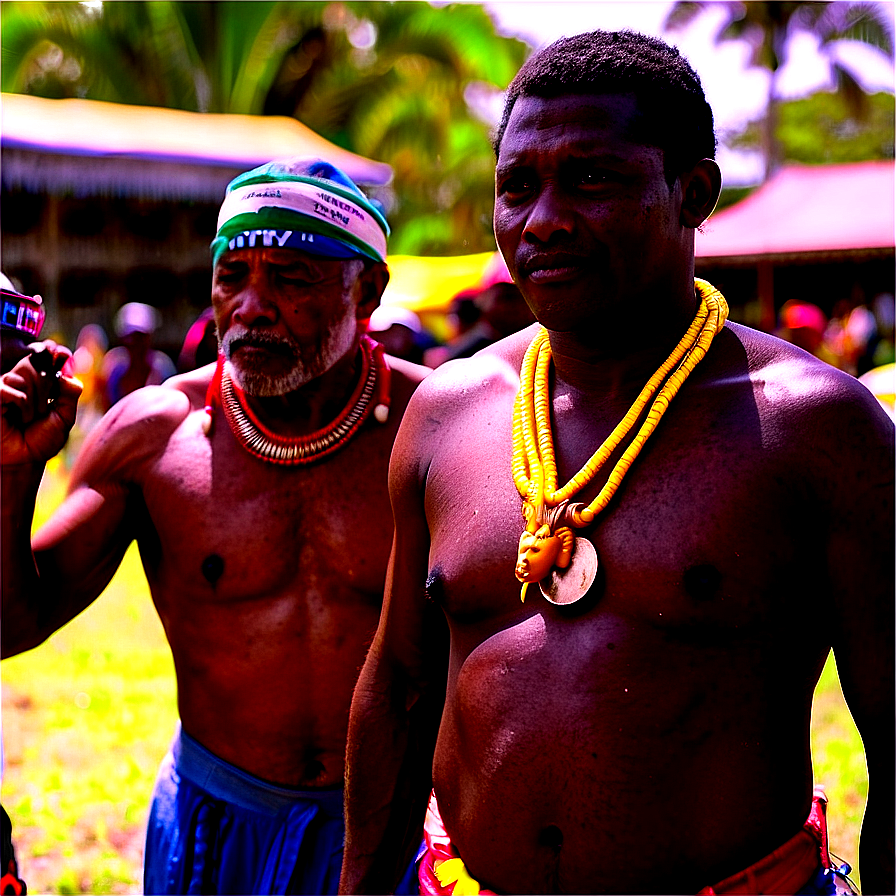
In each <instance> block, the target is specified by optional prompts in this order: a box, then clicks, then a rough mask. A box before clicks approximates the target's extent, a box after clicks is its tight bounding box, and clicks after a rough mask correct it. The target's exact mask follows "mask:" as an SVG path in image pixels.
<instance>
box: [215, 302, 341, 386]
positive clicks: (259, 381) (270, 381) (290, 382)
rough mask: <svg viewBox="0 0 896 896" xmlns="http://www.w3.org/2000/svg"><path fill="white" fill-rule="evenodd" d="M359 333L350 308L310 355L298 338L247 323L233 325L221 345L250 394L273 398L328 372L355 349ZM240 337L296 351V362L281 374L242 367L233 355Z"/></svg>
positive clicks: (233, 373) (240, 383) (234, 376)
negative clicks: (237, 325) (234, 344)
mask: <svg viewBox="0 0 896 896" xmlns="http://www.w3.org/2000/svg"><path fill="white" fill-rule="evenodd" d="M356 335H357V324H356V322H355V319H354V316H353V315H352V314H351V313H350V312H349V313H348V314H346V315H345V316H344V317H343V318H342V319H341V320H338V321H334V322H333V323H332V325H331V326H330V327H329V329H328V330H327V332H326V333H325V334H324V335H323V337H322V338H321V340H320V342H319V343H318V345H317V346H316V347H315V348H314V349H313V350H312V351H311V353H310V354H311V357H308V358H306V357H304V354H303V349H302V346H300V345H299V344H298V343H297V342H296V341H295V340H293V339H291V338H289V337H287V336H274V335H272V334H271V333H267V332H265V331H262V330H255V331H253V330H249V329H247V328H246V327H240V328H238V329H234V328H231V329H230V330H229V331H228V333H227V335H226V336H225V337H224V340H223V342H222V343H221V349H222V350H223V352H224V357H225V358H226V359H227V362H228V368H229V372H230V376H231V377H232V379H233V381H234V382H235V383H236V384H237V386H239V388H240V389H242V390H243V392H245V393H246V394H247V395H253V396H255V397H257V398H270V397H273V396H276V395H287V394H288V393H290V392H294V391H295V390H296V389H300V388H301V387H302V386H304V385H306V384H307V383H310V382H311V381H312V380H314V379H317V377H319V376H320V375H321V374H323V373H326V371H328V370H329V369H330V368H331V367H332V366H333V365H334V364H335V363H336V362H337V361H338V360H339V359H340V358H342V357H343V356H344V355H345V354H346V353H347V352H348V351H349V350H350V349H351V347H352V345H353V343H354V341H355V337H356ZM237 341H239V342H241V343H243V344H248V345H257V346H259V347H262V348H264V347H268V346H277V347H279V349H280V350H281V351H282V352H283V353H284V355H285V354H290V355H292V358H293V365H292V367H291V368H290V369H289V370H287V371H286V372H285V373H282V374H279V375H271V374H268V373H265V372H264V371H261V370H256V369H253V368H244V367H240V366H239V365H238V364H237V363H235V362H234V361H233V359H232V358H231V354H232V352H233V343H234V342H237Z"/></svg>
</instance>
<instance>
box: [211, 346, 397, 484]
mask: <svg viewBox="0 0 896 896" xmlns="http://www.w3.org/2000/svg"><path fill="white" fill-rule="evenodd" d="M360 349H361V374H360V376H359V377H358V382H357V384H356V385H355V388H354V390H353V392H352V394H351V397H350V398H349V400H348V402H347V404H346V405H345V407H344V408H343V409H342V412H341V413H340V414H339V415H338V416H337V417H336V419H335V420H333V421H332V422H330V423H328V424H327V425H326V426H324V427H322V428H321V429H319V430H317V431H316V432H312V433H309V434H308V435H300V436H283V435H280V434H279V433H275V432H273V431H272V430H270V429H269V428H268V427H267V426H265V424H264V423H263V422H262V421H261V420H260V419H259V417H258V415H257V414H255V413H254V411H253V410H252V407H251V405H250V404H249V402H248V401H247V400H246V395H245V393H244V392H243V390H242V389H240V387H239V386H237V384H236V383H235V382H234V381H233V380H232V379H231V377H230V374H229V373H228V371H227V369H226V367H225V364H224V356H223V355H222V354H219V355H218V364H217V367H216V368H215V375H214V376H213V377H212V381H211V382H210V383H209V387H208V391H207V392H206V396H205V411H206V414H207V415H208V418H207V425H206V426H205V431H206V433H211V426H212V421H213V419H214V414H215V407H216V406H217V404H218V402H219V401H220V403H221V405H222V408H223V410H224V416H225V418H226V419H227V423H228V425H229V426H230V429H231V432H233V434H234V436H235V437H236V440H237V441H238V442H239V443H240V445H242V446H243V448H245V449H246V451H248V452H249V453H250V454H251V455H253V456H254V457H257V458H259V459H260V460H264V461H267V462H269V463H274V464H281V465H284V466H297V465H299V464H310V463H314V462H315V461H318V460H320V459H322V458H324V457H327V456H328V455H330V454H333V453H334V452H336V451H338V450H339V449H340V448H342V447H343V446H344V445H346V444H347V443H348V442H349V441H350V440H351V439H352V437H353V436H354V435H355V434H356V433H357V432H358V430H359V429H360V428H361V426H362V425H363V423H364V421H365V420H366V419H367V418H368V417H369V416H370V412H371V410H373V413H374V416H375V418H376V419H377V420H378V421H379V422H380V423H385V422H386V420H387V419H388V417H389V395H390V373H391V371H390V370H389V365H388V364H387V362H386V358H385V353H384V350H383V347H382V345H380V344H379V343H378V342H374V341H373V340H372V339H371V338H370V337H369V336H368V335H366V334H364V335H362V336H361V345H360Z"/></svg>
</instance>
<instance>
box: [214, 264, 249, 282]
mask: <svg viewBox="0 0 896 896" xmlns="http://www.w3.org/2000/svg"><path fill="white" fill-rule="evenodd" d="M245 275H246V271H245V269H244V268H222V267H219V268H218V270H217V272H216V275H215V276H216V279H217V280H218V282H220V283H236V282H237V281H238V280H241V279H242V278H243V277H244V276H245Z"/></svg>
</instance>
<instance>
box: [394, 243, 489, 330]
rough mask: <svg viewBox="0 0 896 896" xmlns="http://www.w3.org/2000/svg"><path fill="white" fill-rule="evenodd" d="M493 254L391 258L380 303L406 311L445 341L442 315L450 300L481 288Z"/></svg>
mask: <svg viewBox="0 0 896 896" xmlns="http://www.w3.org/2000/svg"><path fill="white" fill-rule="evenodd" d="M494 255H495V253H494V252H480V253H478V254H476V255H455V256H447V257H441V258H437V257H424V256H419V255H390V256H389V274H390V277H389V285H388V286H387V287H386V291H385V293H384V294H383V299H382V304H383V305H401V306H402V307H404V308H409V309H410V310H411V311H414V312H416V313H417V314H418V315H419V317H420V320H421V322H422V323H423V326H424V327H426V328H427V329H428V330H429V331H430V332H431V333H432V334H433V335H434V336H436V337H437V338H438V339H445V338H446V337H447V336H448V335H449V334H448V326H447V323H446V321H445V315H446V313H447V312H448V309H449V307H450V305H451V300H452V299H453V298H454V296H456V295H457V294H458V293H459V292H463V290H465V289H475V288H476V287H478V286H480V284H481V283H482V280H483V277H484V276H485V273H486V268H487V266H488V265H489V262H491V261H492V258H493V256H494Z"/></svg>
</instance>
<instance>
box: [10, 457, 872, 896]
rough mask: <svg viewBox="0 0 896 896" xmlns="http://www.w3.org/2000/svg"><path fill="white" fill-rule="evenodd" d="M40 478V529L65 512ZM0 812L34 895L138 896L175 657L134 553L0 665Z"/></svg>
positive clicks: (833, 749) (855, 738)
mask: <svg viewBox="0 0 896 896" xmlns="http://www.w3.org/2000/svg"><path fill="white" fill-rule="evenodd" d="M62 488H63V478H62V477H61V476H60V475H59V472H58V467H57V468H55V475H51V476H48V477H45V486H44V488H43V489H42V492H41V498H40V503H39V506H38V519H40V518H41V517H43V516H45V515H46V514H47V513H48V512H49V509H50V508H52V507H53V506H55V504H56V502H57V501H58V500H59V499H60V498H61V493H62V492H61V490H62ZM2 683H3V693H2V696H3V706H2V708H3V738H4V750H5V773H4V776H3V787H2V799H3V805H4V807H5V808H6V809H7V811H8V812H9V814H10V815H11V816H12V819H13V837H14V841H15V845H16V851H17V857H18V860H19V868H20V872H21V874H22V875H23V877H24V878H25V880H26V882H27V884H28V888H29V891H30V892H31V893H35V894H36V893H140V892H141V879H142V871H141V867H142V858H143V833H144V826H145V824H146V815H147V810H148V805H149V797H150V793H151V791H152V785H153V781H154V779H155V774H156V769H157V767H158V764H159V762H160V761H161V759H162V757H163V755H164V754H165V751H166V750H167V748H168V744H169V741H170V739H171V736H172V733H173V729H174V723H175V720H176V715H177V713H176V705H175V699H176V695H175V684H174V672H173V665H172V662H171V655H170V653H169V651H168V647H167V645H166V643H165V637H164V633H163V631H162V627H161V624H160V623H159V621H158V618H157V616H156V614H155V610H154V609H153V606H152V603H151V601H150V598H149V591H148V588H147V585H146V580H145V579H144V577H143V572H142V568H141V566H140V559H139V555H138V554H137V551H136V548H135V547H133V546H132V548H131V550H130V551H129V552H128V554H127V556H126V558H125V561H124V563H123V565H122V567H121V569H120V570H119V572H118V574H117V575H116V577H115V579H114V580H113V581H112V583H111V584H110V586H109V588H108V589H107V590H106V592H105V593H104V594H103V595H102V597H100V599H99V600H97V601H96V602H95V603H94V604H93V605H92V606H91V607H90V608H88V609H87V610H86V611H85V612H84V613H82V614H81V616H79V617H78V618H77V619H75V620H74V621H73V622H71V623H70V624H69V625H67V626H66V627H65V628H63V629H62V630H60V631H59V632H57V633H56V635H54V636H53V637H52V638H50V639H49V640H48V641H47V642H46V643H45V644H43V645H41V646H40V647H38V648H36V649H35V650H32V651H29V652H28V653H26V654H24V655H22V656H19V657H13V658H11V659H9V660H4V662H3V664H2ZM812 748H813V754H814V757H815V780H816V782H818V783H821V784H824V785H825V787H826V790H827V794H828V797H829V799H830V814H829V829H830V841H831V845H832V849H833V851H834V852H835V853H836V854H837V855H839V856H842V857H843V858H844V859H846V860H848V861H849V862H850V863H851V864H852V865H856V864H857V857H858V835H859V826H860V824H861V818H862V812H863V811H864V805H865V797H866V794H867V789H868V777H867V772H866V769H865V761H864V757H863V753H862V747H861V740H860V738H859V735H858V732H857V731H856V728H855V725H854V724H853V721H852V718H851V716H850V715H849V711H848V710H847V709H846V706H845V704H844V702H843V696H842V694H841V692H840V685H839V682H838V679H837V672H836V667H835V665H834V663H833V661H832V660H829V661H828V664H827V666H826V667H825V670H824V673H823V675H822V678H821V683H820V685H819V687H818V691H817V693H816V699H815V707H814V711H813V717H812Z"/></svg>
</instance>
